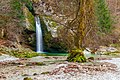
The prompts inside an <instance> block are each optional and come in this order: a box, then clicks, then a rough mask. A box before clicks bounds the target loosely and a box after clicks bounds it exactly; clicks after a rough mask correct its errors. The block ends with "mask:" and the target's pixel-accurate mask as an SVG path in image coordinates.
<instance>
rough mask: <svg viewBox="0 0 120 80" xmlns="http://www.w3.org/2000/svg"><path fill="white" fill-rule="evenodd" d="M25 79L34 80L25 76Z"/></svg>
mask: <svg viewBox="0 0 120 80" xmlns="http://www.w3.org/2000/svg"><path fill="white" fill-rule="evenodd" d="M23 80H33V79H31V78H29V77H25V78H24V79H23Z"/></svg>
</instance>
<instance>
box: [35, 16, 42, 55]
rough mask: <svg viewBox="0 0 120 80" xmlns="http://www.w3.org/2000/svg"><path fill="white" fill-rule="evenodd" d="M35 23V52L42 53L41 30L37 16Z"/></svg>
mask: <svg viewBox="0 0 120 80" xmlns="http://www.w3.org/2000/svg"><path fill="white" fill-rule="evenodd" d="M35 23H36V47H37V49H36V51H37V52H38V53H43V39H42V29H41V23H40V18H39V16H35Z"/></svg>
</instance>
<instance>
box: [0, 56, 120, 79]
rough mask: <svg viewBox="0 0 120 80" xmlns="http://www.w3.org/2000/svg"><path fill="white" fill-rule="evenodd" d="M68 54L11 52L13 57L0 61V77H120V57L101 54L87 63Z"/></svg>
mask: <svg viewBox="0 0 120 80" xmlns="http://www.w3.org/2000/svg"><path fill="white" fill-rule="evenodd" d="M0 58H1V56H0ZM2 58H3V57H2ZM66 58H67V56H37V57H33V58H27V59H26V58H21V59H18V58H15V57H11V58H10V56H9V59H10V60H5V61H0V80H27V79H25V78H29V79H28V80H120V58H119V57H118V58H114V57H106V56H100V55H99V56H98V57H96V58H95V60H94V61H90V62H86V63H72V62H67V61H66ZM30 78H31V79H30Z"/></svg>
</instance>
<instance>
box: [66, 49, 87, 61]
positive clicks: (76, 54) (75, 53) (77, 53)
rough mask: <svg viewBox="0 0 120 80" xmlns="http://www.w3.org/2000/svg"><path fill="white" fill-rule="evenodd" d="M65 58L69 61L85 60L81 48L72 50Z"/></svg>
mask: <svg viewBox="0 0 120 80" xmlns="http://www.w3.org/2000/svg"><path fill="white" fill-rule="evenodd" d="M67 60H68V61H70V62H86V58H85V56H84V55H83V53H82V50H79V49H76V50H72V51H71V52H70V53H69V55H68V57H67Z"/></svg>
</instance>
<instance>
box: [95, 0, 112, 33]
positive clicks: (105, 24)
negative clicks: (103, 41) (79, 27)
mask: <svg viewBox="0 0 120 80" xmlns="http://www.w3.org/2000/svg"><path fill="white" fill-rule="evenodd" d="M95 1H96V15H97V19H98V26H99V31H100V32H104V33H108V32H110V31H111V30H112V19H111V15H110V12H109V9H108V6H107V5H106V2H105V0H95Z"/></svg>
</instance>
